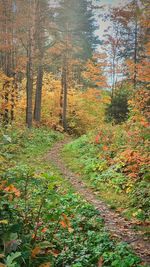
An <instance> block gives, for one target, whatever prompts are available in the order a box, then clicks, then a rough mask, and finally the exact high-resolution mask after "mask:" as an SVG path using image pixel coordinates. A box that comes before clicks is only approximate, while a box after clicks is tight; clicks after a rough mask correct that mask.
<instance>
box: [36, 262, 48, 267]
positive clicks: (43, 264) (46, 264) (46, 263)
mask: <svg viewBox="0 0 150 267" xmlns="http://www.w3.org/2000/svg"><path fill="white" fill-rule="evenodd" d="M39 267H51V263H50V262H45V263H42V264H41V265H39Z"/></svg>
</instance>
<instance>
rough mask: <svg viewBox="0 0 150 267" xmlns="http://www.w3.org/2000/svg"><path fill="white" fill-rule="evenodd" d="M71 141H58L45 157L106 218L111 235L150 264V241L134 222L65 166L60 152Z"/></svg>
mask: <svg viewBox="0 0 150 267" xmlns="http://www.w3.org/2000/svg"><path fill="white" fill-rule="evenodd" d="M70 141H71V139H70V138H69V137H66V138H65V139H64V140H63V141H60V142H58V143H56V144H55V145H54V146H53V148H52V149H51V151H50V152H49V153H48V154H47V155H46V157H45V159H46V160H48V161H51V162H52V163H53V164H55V166H56V167H57V168H58V169H59V171H60V172H61V174H62V175H63V176H64V177H65V178H66V179H68V180H69V181H70V183H71V184H72V186H73V187H74V188H75V190H76V191H77V192H78V193H79V194H80V195H82V196H83V197H84V199H86V200H87V201H88V202H89V203H91V204H93V205H94V206H95V207H96V209H97V210H99V211H100V216H101V217H102V218H103V219H104V221H105V226H106V229H107V230H108V231H109V232H110V233H111V236H112V237H114V238H117V239H119V240H122V241H125V242H127V243H128V244H130V246H131V247H132V248H133V250H134V251H135V253H136V254H137V255H138V256H140V257H141V259H142V260H143V263H147V264H148V266H150V243H149V242H148V241H146V240H144V239H143V237H142V236H140V235H137V234H136V233H135V232H134V231H133V230H132V227H133V224H131V223H130V222H128V221H127V220H125V219H124V218H122V217H121V216H120V214H118V213H117V212H114V211H112V210H110V209H109V207H108V206H107V205H106V204H105V203H104V202H103V201H101V200H100V199H97V198H96V196H95V195H94V192H93V191H92V190H91V189H89V188H88V187H87V186H86V185H85V183H84V182H82V181H81V179H80V178H79V176H78V175H77V174H74V173H73V172H71V171H70V170H69V169H68V167H67V166H65V163H64V161H63V159H62V158H61V155H60V153H61V150H62V148H63V146H64V145H65V144H67V143H69V142H70Z"/></svg>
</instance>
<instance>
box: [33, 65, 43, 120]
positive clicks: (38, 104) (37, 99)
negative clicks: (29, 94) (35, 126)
mask: <svg viewBox="0 0 150 267" xmlns="http://www.w3.org/2000/svg"><path fill="white" fill-rule="evenodd" d="M42 83H43V65H39V67H38V74H37V83H36V94H35V107H34V120H35V121H36V122H38V123H39V122H40V120H41V102H42Z"/></svg>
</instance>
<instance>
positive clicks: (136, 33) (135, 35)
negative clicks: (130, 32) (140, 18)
mask: <svg viewBox="0 0 150 267" xmlns="http://www.w3.org/2000/svg"><path fill="white" fill-rule="evenodd" d="M137 49H138V23H137V17H136V18H135V32H134V77H133V84H134V89H136V85H137Z"/></svg>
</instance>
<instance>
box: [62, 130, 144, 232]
mask: <svg viewBox="0 0 150 267" xmlns="http://www.w3.org/2000/svg"><path fill="white" fill-rule="evenodd" d="M62 158H63V159H64V160H65V162H66V163H67V165H68V167H69V168H70V169H71V170H72V171H74V172H75V173H78V174H80V176H79V179H83V180H84V181H85V183H86V184H87V186H88V187H90V188H92V189H93V192H95V194H96V196H97V197H98V198H100V199H102V200H104V201H105V202H106V203H107V204H108V205H109V206H110V208H112V209H115V210H117V211H118V212H120V213H121V214H122V215H123V216H124V217H126V218H127V219H129V220H130V219H134V220H135V219H137V220H141V222H142V221H143V217H142V216H143V215H141V214H140V212H139V213H138V211H139V210H140V209H139V208H138V207H136V203H135V204H134V205H132V204H131V197H130V194H127V193H126V191H125V190H124V189H122V188H124V187H125V186H126V183H127V178H126V177H125V176H124V175H122V173H121V172H120V173H119V172H118V171H115V166H112V167H111V166H108V165H107V162H106V161H105V160H103V159H102V158H99V149H98V147H97V146H95V145H94V144H93V143H92V142H91V137H90V135H89V136H82V137H80V138H78V139H77V140H75V141H73V142H71V143H70V144H68V145H66V146H65V148H64V149H63V151H62ZM141 197H142V195H141ZM139 204H140V203H139ZM145 210H147V209H145ZM135 214H137V218H136V216H135ZM144 227H145V226H144V223H143V232H144V234H145V229H144ZM141 229H142V226H141Z"/></svg>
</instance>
